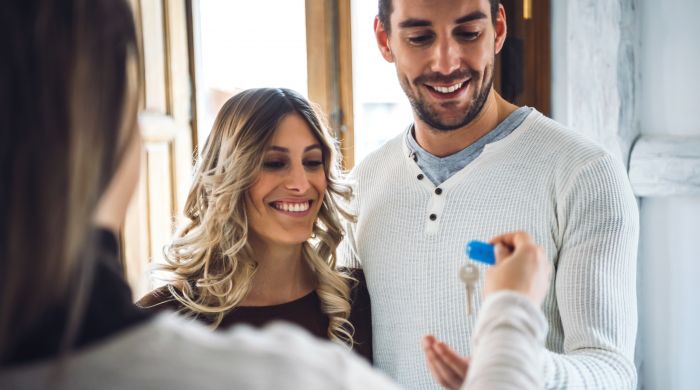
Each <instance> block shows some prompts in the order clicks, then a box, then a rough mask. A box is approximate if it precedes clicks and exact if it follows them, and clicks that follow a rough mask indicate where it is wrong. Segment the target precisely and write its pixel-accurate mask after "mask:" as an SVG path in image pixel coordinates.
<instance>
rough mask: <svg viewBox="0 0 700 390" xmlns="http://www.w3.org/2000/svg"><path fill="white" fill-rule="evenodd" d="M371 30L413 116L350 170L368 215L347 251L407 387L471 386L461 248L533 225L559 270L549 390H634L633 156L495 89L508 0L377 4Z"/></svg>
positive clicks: (355, 227) (552, 294) (383, 360)
mask: <svg viewBox="0 0 700 390" xmlns="http://www.w3.org/2000/svg"><path fill="white" fill-rule="evenodd" d="M374 31H375V37H376V41H377V45H378V47H379V51H380V53H381V55H382V57H383V58H384V59H385V60H386V61H387V62H390V63H393V64H394V66H395V69H396V75H397V77H398V81H399V84H400V85H401V88H402V89H403V91H404V93H405V94H406V97H407V98H408V101H409V102H410V104H411V106H412V108H413V118H412V119H413V123H411V124H410V125H409V126H407V128H406V129H405V130H404V131H403V132H401V134H400V135H398V136H397V137H395V138H394V139H392V140H389V141H388V142H387V143H385V144H384V145H383V146H381V147H380V148H379V149H378V150H376V151H375V152H373V153H372V154H370V155H369V156H368V157H366V158H365V159H364V160H363V161H362V162H361V163H360V164H358V165H357V166H356V167H355V168H354V169H353V171H352V173H351V179H352V180H353V181H354V182H355V185H354V188H353V194H354V199H353V200H352V202H351V204H350V206H349V208H348V209H349V210H350V212H351V213H353V214H355V215H357V222H355V223H352V224H350V226H349V227H348V234H347V238H348V239H346V240H345V242H344V244H341V246H340V247H339V252H340V253H341V255H339V259H340V260H339V261H340V262H341V264H345V265H348V266H352V267H358V268H362V269H363V271H364V275H365V277H366V280H367V288H368V291H369V294H370V296H371V298H372V299H371V310H372V343H373V349H374V353H373V357H374V363H375V365H376V366H377V367H378V368H380V369H381V370H383V371H384V372H386V373H387V374H389V375H390V376H391V377H393V378H394V379H396V380H397V381H398V382H399V383H401V384H403V385H406V386H407V387H411V388H433V387H434V386H435V384H434V383H433V378H431V374H432V376H433V377H434V378H435V379H437V380H438V382H439V383H441V384H446V385H448V386H449V387H455V386H459V385H460V384H461V383H462V379H463V378H464V377H465V376H468V375H469V372H470V371H471V370H473V369H474V368H475V365H473V364H472V365H470V364H469V360H468V358H464V357H462V356H469V355H473V353H475V352H474V351H475V348H477V346H476V345H477V344H476V343H474V342H472V343H470V337H471V336H472V335H473V334H475V332H476V329H477V328H476V326H475V323H476V321H475V317H472V316H467V315H465V314H462V313H463V310H462V308H463V307H464V306H465V305H466V298H467V297H466V294H464V293H463V286H462V285H461V283H460V280H459V279H458V278H456V277H455V270H456V269H458V268H459V266H460V264H461V263H462V262H463V261H464V244H465V242H466V241H468V240H471V239H485V238H488V237H490V236H493V235H494V234H498V232H501V231H509V230H523V231H527V232H528V233H530V234H531V235H532V236H533V237H534V240H535V242H537V243H538V244H539V245H542V246H543V247H544V251H545V256H546V258H547V260H548V261H549V262H550V263H551V264H552V265H553V266H554V269H555V270H556V274H555V277H554V278H553V279H552V284H551V288H550V290H549V294H548V295H547V297H546V299H545V301H544V306H543V309H544V313H545V315H546V317H547V320H548V321H547V322H548V325H549V333H548V335H547V340H546V345H545V346H542V347H541V350H542V353H543V356H544V357H543V359H544V362H545V363H546V364H544V367H543V368H542V369H541V371H540V372H539V373H538V375H539V376H541V377H542V378H543V380H544V383H545V386H546V387H547V388H564V387H604V388H615V389H620V388H628V389H630V388H634V387H635V384H636V369H635V365H634V360H633V358H634V347H635V336H636V330H637V315H636V310H637V309H636V290H635V289H636V284H635V275H636V255H637V242H638V236H639V216H638V209H637V204H636V200H635V197H634V195H633V192H632V190H631V186H630V184H629V181H628V179H627V175H626V172H625V169H624V167H623V165H622V164H621V161H619V160H618V159H617V158H616V157H615V156H613V155H611V154H610V153H608V152H607V151H605V150H604V149H603V148H602V147H600V146H599V145H596V144H594V143H593V142H591V141H590V140H588V139H586V138H585V137H583V136H582V135H580V134H577V133H575V132H573V131H571V130H569V129H566V128H565V127H564V126H562V125H561V124H559V123H556V122H555V121H553V120H551V119H549V118H546V117H545V116H544V115H542V114H541V113H539V112H537V110H535V109H533V108H531V107H527V106H523V107H516V106H515V105H513V104H511V103H509V102H508V101H506V100H505V99H503V98H502V97H501V96H500V95H499V94H498V93H497V92H496V91H495V89H494V88H493V81H494V69H495V67H494V65H495V58H496V55H497V54H498V53H499V51H500V50H501V48H502V46H503V44H504V41H505V39H506V35H507V23H506V14H505V10H504V8H503V6H502V5H500V4H499V2H498V1H495V0H493V1H488V0H445V1H429V0H379V11H378V15H377V17H376V18H375V21H374ZM482 286H483V285H482V284H481V282H479V283H478V284H477V288H476V291H475V295H476V300H475V304H476V306H475V308H476V311H475V312H476V313H477V315H478V316H479V317H481V316H483V315H484V313H483V312H480V309H481V306H480V301H481V298H482V296H483V289H482ZM486 305H487V304H486V303H484V306H486ZM504 315H506V314H505V313H504ZM480 319H481V318H480ZM424 335H433V336H428V337H426V338H425V339H424V347H423V350H421V345H420V343H419V342H418V340H420V339H421V337H423V336H424ZM438 339H440V340H443V341H442V342H439V341H437V340H438ZM448 345H449V346H452V348H454V349H455V350H452V349H450V348H448V347H447V346H448ZM545 347H546V348H545ZM514 348H516V349H517V347H514ZM440 351H442V352H443V355H441V354H440V353H439V352H440ZM424 353H425V355H426V357H427V359H428V367H426V365H425V362H424V359H423V356H422V355H423V354H424ZM441 357H443V358H444V359H440V358H441ZM472 357H473V356H472Z"/></svg>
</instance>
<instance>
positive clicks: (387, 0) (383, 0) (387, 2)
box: [377, 0, 501, 34]
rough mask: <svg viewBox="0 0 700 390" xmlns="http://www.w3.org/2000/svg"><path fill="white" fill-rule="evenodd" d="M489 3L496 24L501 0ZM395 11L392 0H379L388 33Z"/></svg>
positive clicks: (382, 20) (490, 0) (492, 19)
mask: <svg viewBox="0 0 700 390" xmlns="http://www.w3.org/2000/svg"><path fill="white" fill-rule="evenodd" d="M489 3H490V4H491V22H493V24H494V25H495V24H496V13H497V12H498V4H500V3H501V2H500V0H489ZM393 11H394V9H393V7H392V5H391V0H379V12H378V13H377V15H378V16H379V21H380V22H381V23H382V25H383V26H384V31H386V32H387V34H389V33H390V32H391V23H390V22H389V18H390V17H391V13H392V12H393Z"/></svg>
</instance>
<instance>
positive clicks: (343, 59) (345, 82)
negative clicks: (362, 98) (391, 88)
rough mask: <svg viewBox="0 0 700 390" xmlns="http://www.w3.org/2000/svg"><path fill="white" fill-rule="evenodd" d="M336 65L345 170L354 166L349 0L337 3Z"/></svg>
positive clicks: (341, 143) (341, 142)
mask: <svg viewBox="0 0 700 390" xmlns="http://www.w3.org/2000/svg"><path fill="white" fill-rule="evenodd" d="M338 48H339V50H338V65H339V74H340V80H339V82H338V86H339V87H340V109H341V112H342V117H341V127H340V145H341V152H342V154H343V167H344V168H345V169H346V170H349V169H351V168H352V167H353V166H355V114H354V109H353V89H352V17H351V9H350V1H341V2H339V4H338Z"/></svg>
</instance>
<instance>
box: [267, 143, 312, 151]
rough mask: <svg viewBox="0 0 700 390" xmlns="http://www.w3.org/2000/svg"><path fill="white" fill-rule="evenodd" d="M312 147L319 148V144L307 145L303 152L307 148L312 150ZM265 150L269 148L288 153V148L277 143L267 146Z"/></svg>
mask: <svg viewBox="0 0 700 390" xmlns="http://www.w3.org/2000/svg"><path fill="white" fill-rule="evenodd" d="M313 149H321V144H313V145H309V146H307V147H305V148H304V152H305V153H306V152H308V151H309V150H313ZM267 150H271V151H274V152H282V153H289V148H285V147H283V146H277V145H270V147H269V148H267Z"/></svg>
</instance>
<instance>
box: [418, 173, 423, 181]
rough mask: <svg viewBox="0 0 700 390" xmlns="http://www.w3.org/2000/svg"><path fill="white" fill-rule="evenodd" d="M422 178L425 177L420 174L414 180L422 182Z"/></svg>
mask: <svg viewBox="0 0 700 390" xmlns="http://www.w3.org/2000/svg"><path fill="white" fill-rule="evenodd" d="M424 177H425V176H423V174H422V173H419V174H418V176H416V178H417V179H418V180H423V178H424Z"/></svg>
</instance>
